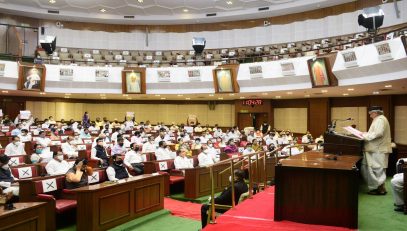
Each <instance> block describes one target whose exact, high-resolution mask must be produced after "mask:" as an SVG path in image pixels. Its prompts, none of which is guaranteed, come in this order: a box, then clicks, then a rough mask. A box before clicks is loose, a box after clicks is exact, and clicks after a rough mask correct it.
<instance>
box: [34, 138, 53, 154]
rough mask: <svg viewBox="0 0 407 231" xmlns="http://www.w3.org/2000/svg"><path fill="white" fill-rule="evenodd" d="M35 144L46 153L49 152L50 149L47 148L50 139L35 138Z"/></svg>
mask: <svg viewBox="0 0 407 231" xmlns="http://www.w3.org/2000/svg"><path fill="white" fill-rule="evenodd" d="M36 142H37V144H40V145H41V146H42V148H43V150H47V151H48V152H49V151H50V148H49V145H50V144H51V139H50V138H47V137H45V138H42V137H37V140H36Z"/></svg>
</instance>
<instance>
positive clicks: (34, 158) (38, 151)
mask: <svg viewBox="0 0 407 231" xmlns="http://www.w3.org/2000/svg"><path fill="white" fill-rule="evenodd" d="M52 154H53V153H52V152H51V151H49V149H47V148H43V147H42V145H41V144H35V145H34V153H33V154H31V157H30V160H31V162H32V163H33V164H35V163H48V162H49V161H50V160H52Z"/></svg>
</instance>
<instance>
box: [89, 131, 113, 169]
mask: <svg viewBox="0 0 407 231" xmlns="http://www.w3.org/2000/svg"><path fill="white" fill-rule="evenodd" d="M96 143H97V144H96V146H95V147H94V148H92V150H91V152H90V156H91V157H90V158H91V159H95V160H99V163H100V165H101V166H102V167H103V168H106V167H107V166H109V156H108V154H107V152H106V149H105V147H103V139H101V138H97V140H96Z"/></svg>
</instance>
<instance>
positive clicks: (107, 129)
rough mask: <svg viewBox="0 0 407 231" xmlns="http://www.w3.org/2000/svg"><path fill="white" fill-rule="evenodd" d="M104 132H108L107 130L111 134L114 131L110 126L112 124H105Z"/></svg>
mask: <svg viewBox="0 0 407 231" xmlns="http://www.w3.org/2000/svg"><path fill="white" fill-rule="evenodd" d="M102 132H103V133H106V132H107V133H109V134H110V133H112V129H111V128H110V125H109V124H105V125H104V127H103V129H102Z"/></svg>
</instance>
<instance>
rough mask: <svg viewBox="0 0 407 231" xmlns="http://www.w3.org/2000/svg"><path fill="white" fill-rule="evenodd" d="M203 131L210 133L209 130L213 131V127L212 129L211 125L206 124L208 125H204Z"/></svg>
mask: <svg viewBox="0 0 407 231" xmlns="http://www.w3.org/2000/svg"><path fill="white" fill-rule="evenodd" d="M202 131H203V132H208V133H209V132H211V131H212V129H211V127H209V124H206V125H205V127H203V128H202Z"/></svg>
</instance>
